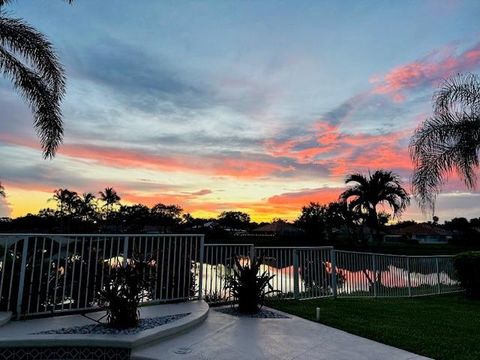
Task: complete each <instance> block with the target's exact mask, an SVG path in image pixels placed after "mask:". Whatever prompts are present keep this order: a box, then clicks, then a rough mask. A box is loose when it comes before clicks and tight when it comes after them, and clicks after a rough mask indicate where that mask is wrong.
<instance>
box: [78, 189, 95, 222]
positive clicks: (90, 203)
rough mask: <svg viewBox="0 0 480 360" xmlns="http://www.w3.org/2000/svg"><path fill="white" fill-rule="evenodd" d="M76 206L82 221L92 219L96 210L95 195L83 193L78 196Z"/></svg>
mask: <svg viewBox="0 0 480 360" xmlns="http://www.w3.org/2000/svg"><path fill="white" fill-rule="evenodd" d="M77 207H78V211H77V212H78V214H79V215H80V216H81V218H82V220H83V221H88V220H92V219H93V218H94V217H95V212H96V204H95V195H93V194H92V193H90V192H85V193H83V194H82V196H79V198H78V202H77Z"/></svg>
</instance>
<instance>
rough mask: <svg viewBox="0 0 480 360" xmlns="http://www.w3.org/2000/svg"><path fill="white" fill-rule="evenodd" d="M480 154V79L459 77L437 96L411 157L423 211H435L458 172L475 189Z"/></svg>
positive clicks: (412, 146)
mask: <svg viewBox="0 0 480 360" xmlns="http://www.w3.org/2000/svg"><path fill="white" fill-rule="evenodd" d="M479 151H480V77H479V76H478V75H474V74H466V75H461V74H459V75H457V76H455V77H453V78H451V79H447V80H445V81H444V82H443V84H442V86H441V87H440V90H439V91H437V92H436V93H435V95H434V97H433V115H432V116H431V117H430V118H428V119H426V120H425V121H424V122H423V123H422V125H420V127H419V128H417V129H416V130H415V133H414V134H413V137H412V139H411V142H410V155H411V157H412V160H413V162H414V164H415V169H414V173H413V178H412V185H413V186H412V187H413V193H414V195H415V197H416V198H417V200H418V202H419V204H420V207H421V208H422V209H423V210H426V209H427V208H431V209H432V210H434V205H435V200H436V196H437V194H438V193H439V192H440V190H441V186H442V184H443V183H444V182H445V180H446V176H447V175H448V174H450V173H452V172H453V171H455V172H456V173H457V174H458V175H459V176H460V178H461V179H462V180H463V181H464V182H465V184H466V186H467V187H468V188H470V189H472V188H474V187H475V184H476V180H477V176H476V173H475V172H476V171H477V170H478V166H479V159H478V154H479Z"/></svg>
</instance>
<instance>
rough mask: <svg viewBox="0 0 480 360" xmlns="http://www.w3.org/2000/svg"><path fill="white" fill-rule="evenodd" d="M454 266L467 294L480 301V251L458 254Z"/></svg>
mask: <svg viewBox="0 0 480 360" xmlns="http://www.w3.org/2000/svg"><path fill="white" fill-rule="evenodd" d="M453 264H454V266H455V270H456V273H457V277H458V280H459V281H460V284H461V285H462V287H463V288H464V289H465V292H466V294H467V295H468V296H471V297H475V298H478V299H480V251H469V252H465V253H461V254H458V255H457V256H455V258H454V262H453Z"/></svg>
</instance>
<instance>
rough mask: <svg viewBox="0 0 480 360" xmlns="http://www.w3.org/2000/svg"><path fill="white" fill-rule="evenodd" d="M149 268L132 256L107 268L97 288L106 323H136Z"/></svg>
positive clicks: (116, 325)
mask: <svg viewBox="0 0 480 360" xmlns="http://www.w3.org/2000/svg"><path fill="white" fill-rule="evenodd" d="M149 272H150V269H149V265H148V262H145V261H140V260H134V259H132V260H131V261H130V260H129V262H128V264H126V265H124V266H122V265H120V264H119V266H117V267H115V268H113V269H112V270H111V273H110V276H109V279H108V280H107V281H106V283H105V286H104V287H103V289H102V290H101V291H100V292H99V302H100V306H101V307H102V308H103V309H104V310H105V311H106V312H107V321H108V324H109V326H111V327H114V328H118V329H125V328H130V327H135V326H137V325H138V320H139V312H138V306H139V304H140V302H141V301H142V299H143V298H145V297H147V296H148V295H149V294H148V291H147V289H149V284H150V282H151V278H150V276H149Z"/></svg>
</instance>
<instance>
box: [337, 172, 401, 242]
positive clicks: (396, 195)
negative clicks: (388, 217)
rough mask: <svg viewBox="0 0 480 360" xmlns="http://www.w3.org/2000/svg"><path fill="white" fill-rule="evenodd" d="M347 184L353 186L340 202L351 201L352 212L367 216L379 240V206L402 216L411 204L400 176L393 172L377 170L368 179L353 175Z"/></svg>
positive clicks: (348, 178) (347, 190) (368, 223)
mask: <svg viewBox="0 0 480 360" xmlns="http://www.w3.org/2000/svg"><path fill="white" fill-rule="evenodd" d="M345 183H346V184H349V183H354V185H353V186H351V187H349V188H348V189H346V190H345V191H344V192H343V193H342V194H340V200H342V201H349V203H348V205H349V207H350V209H351V210H353V211H356V212H358V213H360V214H365V216H366V224H367V225H368V226H370V227H371V228H372V229H374V230H375V232H376V236H377V240H379V238H378V236H379V233H380V231H379V220H378V212H377V206H378V205H380V204H386V205H388V206H389V207H390V208H391V209H392V210H393V215H394V216H397V215H400V214H401V213H402V212H403V211H404V210H405V209H406V208H407V206H408V205H409V204H410V199H409V196H408V194H407V192H406V191H405V189H404V188H403V187H402V185H401V181H400V178H399V176H398V175H396V174H394V173H393V172H391V171H386V170H377V171H375V172H374V173H373V174H369V175H368V177H367V176H365V175H362V174H351V175H348V176H347V178H346V179H345Z"/></svg>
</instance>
